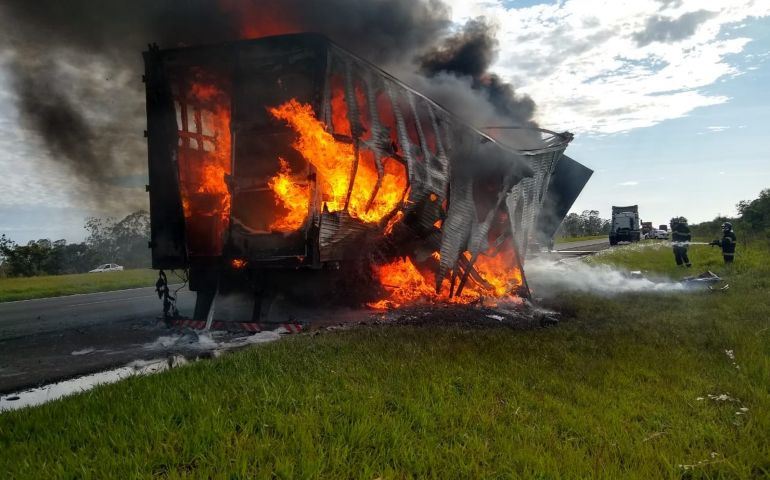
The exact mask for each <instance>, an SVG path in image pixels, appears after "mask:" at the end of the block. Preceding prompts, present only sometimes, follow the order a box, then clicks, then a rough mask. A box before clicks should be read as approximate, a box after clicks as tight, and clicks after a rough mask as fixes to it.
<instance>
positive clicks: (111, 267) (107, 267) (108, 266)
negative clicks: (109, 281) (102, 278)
mask: <svg viewBox="0 0 770 480" xmlns="http://www.w3.org/2000/svg"><path fill="white" fill-rule="evenodd" d="M122 271H123V267H121V266H120V265H117V264H115V263H105V264H104V265H99V266H98V267H96V268H94V269H93V270H90V271H89V272H88V273H99V272H122Z"/></svg>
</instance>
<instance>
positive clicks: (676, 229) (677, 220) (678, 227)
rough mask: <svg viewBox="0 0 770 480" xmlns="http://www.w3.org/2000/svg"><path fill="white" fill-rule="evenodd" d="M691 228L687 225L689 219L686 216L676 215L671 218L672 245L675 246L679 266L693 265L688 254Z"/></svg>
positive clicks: (675, 257) (675, 258)
mask: <svg viewBox="0 0 770 480" xmlns="http://www.w3.org/2000/svg"><path fill="white" fill-rule="evenodd" d="M691 239H692V235H690V228H689V227H688V226H687V219H686V218H684V217H674V218H672V219H671V245H672V246H673V248H674V260H676V264H677V266H679V267H681V266H682V265H684V266H686V267H688V268H689V267H691V266H692V264H691V263H690V259H689V257H688V256H687V248H688V247H689V246H690V240H691Z"/></svg>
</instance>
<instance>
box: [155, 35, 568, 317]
mask: <svg viewBox="0 0 770 480" xmlns="http://www.w3.org/2000/svg"><path fill="white" fill-rule="evenodd" d="M144 61H145V76H144V82H145V84H146V93H147V137H148V157H149V185H148V191H149V194H150V216H151V241H150V247H151V249H152V264H153V268H155V269H159V270H161V274H162V272H163V270H182V271H185V272H187V279H188V281H189V288H190V290H192V291H195V292H196V294H197V300H196V305H195V312H194V320H195V321H202V320H205V319H207V318H208V319H209V321H211V318H212V315H211V312H212V304H216V305H217V307H216V309H217V315H216V316H217V318H218V319H219V318H220V317H222V316H226V315H225V313H222V314H220V309H219V304H220V300H219V299H220V298H227V297H232V296H238V297H239V298H241V299H245V300H244V301H243V302H241V304H240V313H239V314H238V316H237V318H234V317H232V316H231V318H227V319H224V320H230V321H235V320H237V321H240V322H252V323H259V322H260V321H261V320H262V319H263V318H264V317H265V307H264V306H265V305H268V304H269V302H270V300H271V299H273V298H276V297H277V296H280V297H283V298H287V299H292V301H294V302H298V303H301V304H306V305H307V304H324V303H335V302H336V303H339V302H342V303H349V304H357V305H359V306H360V305H364V304H366V305H368V306H369V307H371V308H376V309H385V308H390V307H397V306H399V305H403V304H408V303H410V302H414V301H418V300H428V301H447V302H455V303H474V302H479V301H496V300H499V299H503V298H521V297H527V296H528V295H529V291H528V288H527V284H526V279H525V275H524V270H523V266H522V263H523V259H524V254H525V253H526V249H527V243H528V239H529V235H530V233H532V230H534V226H535V224H536V222H537V219H538V215H539V210H540V207H541V205H542V203H543V201H544V198H545V196H546V193H547V190H548V186H549V183H550V182H551V174H552V172H554V171H555V169H556V168H557V166H558V164H559V161H560V159H561V158H562V152H563V151H564V149H565V148H566V146H567V145H568V143H569V142H570V140H571V139H572V135H571V134H569V133H562V134H557V133H554V132H550V131H547V130H541V129H522V130H520V131H518V132H517V135H516V142H517V143H516V144H514V145H510V146H509V145H504V144H501V143H499V142H497V141H495V140H493V139H492V138H491V137H489V136H487V135H485V134H484V133H482V132H480V131H478V130H476V129H474V128H471V127H470V126H468V125H465V124H464V123H462V122H461V121H460V120H459V119H458V118H457V117H456V116H454V115H452V114H450V113H449V112H448V111H446V110H445V109H443V108H442V107H440V106H439V105H437V104H436V103H435V102H433V101H431V100H430V99H428V98H426V97H425V96H423V95H421V94H420V93H418V92H416V91H414V90H413V89H411V88H409V87H408V86H406V85H404V84H403V83H401V82H399V81H398V80H397V79H395V78H394V77H392V76H390V75H388V74H387V73H385V72H383V71H382V70H380V69H379V68H377V67H375V66H373V65H372V64H370V63H369V62H367V61H365V60H363V59H361V58H358V57H356V56H355V55H353V54H351V53H349V52H347V51H346V50H344V49H342V48H340V47H339V46H337V45H335V44H334V43H332V42H331V41H329V40H328V39H327V38H325V37H323V36H321V35H317V34H307V33H306V34H291V35H281V36H275V37H265V38H261V39H256V40H245V41H237V42H232V43H226V44H220V45H215V46H201V47H186V48H176V49H166V50H161V49H159V48H157V47H156V46H151V47H150V49H149V50H148V51H147V52H145V53H144ZM580 188H582V185H581V186H580ZM577 193H579V189H578V190H577V192H571V193H570V195H573V194H574V196H575V197H576V196H577ZM571 201H574V198H572V199H571V200H570V203H571ZM215 297H216V298H217V301H216V302H215ZM244 302H245V303H244ZM244 312H245V313H244ZM244 317H245V318H244Z"/></svg>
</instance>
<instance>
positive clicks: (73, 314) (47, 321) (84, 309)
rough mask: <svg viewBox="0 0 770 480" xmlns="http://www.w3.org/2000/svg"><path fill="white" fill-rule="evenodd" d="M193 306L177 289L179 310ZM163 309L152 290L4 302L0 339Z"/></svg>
mask: <svg viewBox="0 0 770 480" xmlns="http://www.w3.org/2000/svg"><path fill="white" fill-rule="evenodd" d="M172 289H173V287H172ZM194 305H195V295H193V294H192V292H190V291H188V290H186V289H182V290H180V291H179V293H178V298H177V306H178V308H179V309H180V310H182V311H183V312H185V311H187V310H189V311H190V312H191V311H192V308H193V307H194ZM162 308H163V307H162V303H161V301H160V300H159V299H158V295H157V294H156V293H155V288H154V287H146V288H132V289H129V290H118V291H113V292H101V293H89V294H82V295H68V296H64V297H53V298H41V299H36V300H21V301H18V302H4V303H0V340H5V339H10V338H15V337H23V336H27V335H34V334H41V333H49V332H56V331H61V330H68V329H74V328H80V327H86V326H91V325H95V324H110V323H115V322H120V321H124V320H130V319H139V318H155V317H157V316H158V315H160V314H161V312H162Z"/></svg>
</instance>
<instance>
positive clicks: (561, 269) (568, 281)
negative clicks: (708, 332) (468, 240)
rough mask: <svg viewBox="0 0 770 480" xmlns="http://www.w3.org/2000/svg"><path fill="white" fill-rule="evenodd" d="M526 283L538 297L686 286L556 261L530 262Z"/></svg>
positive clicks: (610, 269)
mask: <svg viewBox="0 0 770 480" xmlns="http://www.w3.org/2000/svg"><path fill="white" fill-rule="evenodd" d="M526 271H527V282H528V283H529V286H530V288H532V293H533V294H534V295H535V296H541V297H542V296H545V295H547V296H554V295H559V294H560V293H563V292H581V293H592V294H596V295H617V294H621V293H642V292H680V291H683V290H685V288H686V287H685V285H684V284H682V283H679V282H672V281H670V280H661V281H653V280H650V279H648V278H642V277H635V276H632V275H631V274H630V272H628V271H623V270H617V269H614V268H612V267H609V266H607V265H589V264H586V263H583V262H581V261H553V260H548V259H544V258H536V259H532V260H530V261H528V262H527V264H526Z"/></svg>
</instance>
